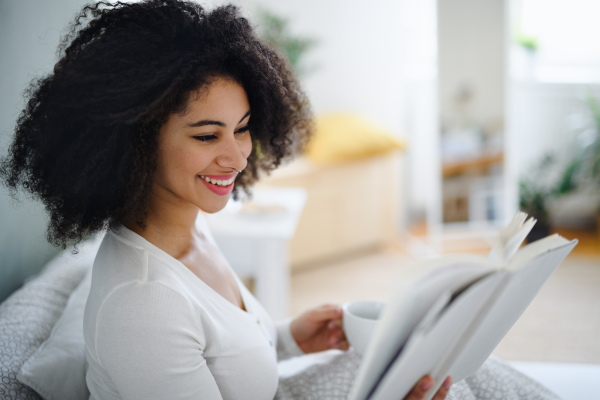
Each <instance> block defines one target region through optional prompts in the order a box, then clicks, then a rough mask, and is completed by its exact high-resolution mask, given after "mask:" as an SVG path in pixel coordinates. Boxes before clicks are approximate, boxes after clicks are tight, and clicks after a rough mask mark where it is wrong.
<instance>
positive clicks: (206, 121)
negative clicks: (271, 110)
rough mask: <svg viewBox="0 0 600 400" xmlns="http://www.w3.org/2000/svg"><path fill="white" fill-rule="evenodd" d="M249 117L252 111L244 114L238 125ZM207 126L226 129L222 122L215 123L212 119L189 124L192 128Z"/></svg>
mask: <svg viewBox="0 0 600 400" xmlns="http://www.w3.org/2000/svg"><path fill="white" fill-rule="evenodd" d="M249 115H250V110H248V112H246V114H244V116H243V117H242V119H240V121H239V122H238V124H239V123H240V122H242V121H243V120H245V119H246V118H248V116H249ZM206 125H217V126H221V127H224V126H225V123H223V122H221V121H213V120H210V119H203V120H202V121H196V122H192V123H190V124H188V126H190V127H198V126H206Z"/></svg>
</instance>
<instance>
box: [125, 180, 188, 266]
mask: <svg viewBox="0 0 600 400" xmlns="http://www.w3.org/2000/svg"><path fill="white" fill-rule="evenodd" d="M157 192H158V193H157ZM199 212H200V209H199V208H198V207H197V206H195V205H193V204H190V203H184V202H182V201H178V199H174V198H173V196H169V195H164V194H162V193H160V192H159V191H157V190H155V191H154V192H153V194H152V198H151V199H150V204H149V205H148V209H147V212H146V214H147V217H146V221H145V224H146V228H145V229H142V228H141V227H140V226H139V225H138V224H137V223H135V222H133V221H130V222H127V223H124V224H123V225H125V226H126V227H127V228H129V229H130V230H132V231H133V232H135V233H137V234H138V235H140V236H141V237H143V238H144V239H146V240H147V241H149V242H150V243H152V244H153V245H155V246H156V247H158V248H159V249H161V250H163V251H164V252H166V253H167V254H169V255H171V256H172V257H174V258H176V259H179V258H181V257H183V256H185V255H186V254H187V253H188V252H189V251H190V249H191V247H192V242H193V240H194V237H196V236H197V235H198V231H197V230H196V218H197V217H198V213H199Z"/></svg>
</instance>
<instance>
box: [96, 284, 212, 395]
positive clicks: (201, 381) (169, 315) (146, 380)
mask: <svg viewBox="0 0 600 400" xmlns="http://www.w3.org/2000/svg"><path fill="white" fill-rule="evenodd" d="M96 327H97V328H96V329H97V333H96V338H97V342H96V352H97V356H98V361H99V362H100V364H101V365H102V366H103V367H104V368H105V369H106V371H107V372H108V374H109V375H110V377H111V379H112V381H113V384H114V385H115V388H116V389H117V391H118V392H119V394H120V395H121V397H122V398H123V399H124V400H126V399H131V400H137V399H147V400H152V399H181V400H183V399H195V400H197V399H210V400H213V399H215V400H220V399H222V396H221V393H220V391H219V388H218V386H217V383H216V382H215V379H214V377H213V376H212V374H211V372H210V370H209V369H208V366H207V364H206V360H205V359H204V357H203V351H204V348H205V345H206V343H205V337H204V334H203V331H202V327H201V325H200V323H199V321H198V319H197V318H196V315H195V313H194V310H193V308H192V306H191V305H190V303H189V302H188V301H187V299H185V297H183V296H182V295H181V294H179V293H177V292H176V291H174V290H172V289H171V288H169V287H167V286H165V285H163V284H161V283H157V282H151V283H147V282H133V283H129V284H127V285H124V286H121V287H119V288H117V289H115V290H114V291H113V292H111V293H110V294H109V296H108V297H107V298H106V299H105V301H104V303H103V304H102V306H101V308H100V310H99V312H98V316H97V325H96Z"/></svg>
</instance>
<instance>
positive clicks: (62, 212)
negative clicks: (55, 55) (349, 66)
mask: <svg viewBox="0 0 600 400" xmlns="http://www.w3.org/2000/svg"><path fill="white" fill-rule="evenodd" d="M216 77H227V78H232V79H234V80H235V81H237V82H238V83H239V84H240V85H241V86H242V87H243V88H244V90H245V91H246V93H247V96H248V101H249V103H250V107H251V110H252V118H251V120H250V123H249V127H250V133H251V137H252V142H253V150H252V153H251V155H250V157H249V159H248V166H247V167H246V169H244V171H243V173H241V174H240V175H239V176H238V178H237V179H236V189H234V192H233V195H234V197H238V195H239V192H238V190H237V189H238V188H242V189H244V190H245V191H246V192H248V193H249V191H248V188H249V187H250V185H252V184H253V183H254V182H255V181H256V180H257V179H258V177H259V174H262V173H267V174H268V173H269V171H271V170H273V169H275V168H276V167H277V166H279V165H280V164H281V162H282V160H284V159H286V158H289V157H291V156H293V155H294V153H295V151H296V149H300V148H302V146H303V145H304V143H305V142H306V140H307V139H308V137H309V135H310V133H311V131H312V115H311V112H310V106H309V104H308V101H307V99H306V96H305V95H304V93H303V92H302V90H301V89H300V87H299V84H298V82H297V80H296V78H295V75H294V73H293V71H292V69H291V67H290V66H289V63H288V62H287V61H286V60H285V58H283V57H281V56H280V55H278V54H277V52H276V51H275V50H274V49H272V48H270V47H269V46H268V45H266V44H265V43H263V42H262V41H261V40H259V39H258V38H257V36H256V35H255V33H254V32H253V29H252V27H251V25H250V23H249V22H248V21H247V20H246V19H244V18H242V17H240V15H239V11H238V9H237V8H236V7H235V6H232V5H228V6H222V7H219V8H216V9H214V10H213V11H210V12H208V11H206V10H205V9H203V8H202V7H201V6H200V5H198V4H195V3H191V2H188V1H180V0H147V1H143V2H140V3H116V4H110V3H105V2H100V3H97V4H94V5H88V6H86V7H84V8H83V10H82V11H81V13H80V14H79V15H78V16H77V17H76V18H75V20H74V22H73V23H72V24H71V25H70V27H69V30H68V32H67V34H66V35H65V36H64V37H63V39H62V42H61V45H60V46H59V61H58V62H57V64H56V65H55V67H54V70H53V72H52V73H50V74H49V75H47V76H45V77H43V78H41V79H37V80H34V81H33V82H32V83H31V84H30V86H29V88H28V89H27V90H26V92H25V96H26V99H27V105H26V107H25V109H24V110H23V111H22V113H21V115H20V116H19V118H18V120H17V125H16V129H15V137H14V140H13V142H12V144H11V145H10V148H9V152H8V156H7V157H6V158H5V159H3V160H2V161H1V162H0V176H1V177H2V178H3V179H2V180H3V181H4V184H5V186H6V187H7V188H8V189H9V190H10V193H11V195H12V196H13V197H14V196H16V194H17V192H18V189H20V188H23V189H25V190H26V192H28V193H30V194H31V195H33V197H34V198H39V199H40V200H41V201H42V202H43V203H44V205H45V206H46V208H47V210H48V212H49V214H50V223H49V226H48V231H47V238H48V241H49V242H50V243H52V244H54V245H57V246H60V247H62V248H66V246H67V245H68V244H71V243H74V244H77V243H79V242H81V241H82V240H83V239H85V238H86V237H88V236H89V235H91V234H93V233H95V232H98V231H100V230H103V229H106V228H111V227H114V226H116V225H118V224H119V223H125V222H129V221H136V222H138V223H140V224H142V225H143V221H145V211H146V208H147V206H148V203H149V200H150V196H151V194H152V183H153V175H154V171H155V169H156V157H157V150H158V149H157V146H158V134H159V129H160V127H161V126H162V124H164V122H165V121H166V120H167V117H168V116H169V115H170V114H172V113H184V112H185V110H186V107H187V103H188V98H189V97H190V94H191V93H192V92H193V91H196V90H199V89H202V88H204V87H206V85H208V84H210V83H211V81H212V80H214V78H216Z"/></svg>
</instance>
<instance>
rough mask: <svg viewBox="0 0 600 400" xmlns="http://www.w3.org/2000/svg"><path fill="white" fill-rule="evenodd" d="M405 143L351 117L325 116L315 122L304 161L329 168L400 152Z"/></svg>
mask: <svg viewBox="0 0 600 400" xmlns="http://www.w3.org/2000/svg"><path fill="white" fill-rule="evenodd" d="M405 148H406V143H405V141H404V140H402V139H399V138H397V137H396V136H395V135H393V134H392V133H390V132H389V131H387V130H386V129H384V128H381V127H379V126H377V125H376V124H374V123H372V122H370V121H368V120H365V119H363V118H361V117H358V116H356V115H353V114H345V113H336V114H327V115H323V116H320V117H318V118H317V120H316V126H315V134H314V136H313V138H312V139H311V140H310V142H309V143H308V146H307V148H306V153H305V155H306V157H308V158H309V159H311V160H313V161H315V162H317V163H320V164H333V163H340V162H346V161H353V160H359V159H363V158H368V157H372V156H376V155H379V154H384V153H387V152H390V151H393V150H404V149H405Z"/></svg>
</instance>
